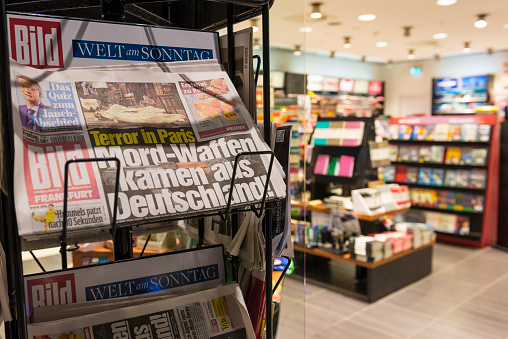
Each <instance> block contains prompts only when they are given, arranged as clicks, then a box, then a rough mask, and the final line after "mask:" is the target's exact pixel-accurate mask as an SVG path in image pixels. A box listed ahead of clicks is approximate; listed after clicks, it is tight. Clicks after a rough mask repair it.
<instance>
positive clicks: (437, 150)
mask: <svg viewBox="0 0 508 339" xmlns="http://www.w3.org/2000/svg"><path fill="white" fill-rule="evenodd" d="M430 153H431V156H430V162H435V163H438V164H442V163H443V161H444V155H445V147H444V146H431V148H430Z"/></svg>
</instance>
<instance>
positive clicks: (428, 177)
mask: <svg viewBox="0 0 508 339" xmlns="http://www.w3.org/2000/svg"><path fill="white" fill-rule="evenodd" d="M433 171H434V170H433V169H432V168H425V167H422V168H420V170H419V172H418V184H420V185H431V184H432V173H433Z"/></svg>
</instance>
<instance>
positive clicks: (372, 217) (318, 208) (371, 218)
mask: <svg viewBox="0 0 508 339" xmlns="http://www.w3.org/2000/svg"><path fill="white" fill-rule="evenodd" d="M291 207H295V208H302V209H306V210H307V211H311V212H321V213H330V211H331V210H330V209H329V208H328V207H324V206H323V205H318V206H311V205H308V204H304V203H302V202H300V201H295V200H291ZM407 211H409V207H408V208H402V209H398V210H393V211H389V212H384V213H376V214H372V215H365V214H358V213H354V214H355V215H356V217H357V218H358V219H359V220H364V221H376V220H378V219H379V218H382V217H384V216H387V215H392V214H396V213H403V212H407Z"/></svg>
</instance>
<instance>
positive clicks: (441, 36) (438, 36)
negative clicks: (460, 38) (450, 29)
mask: <svg viewBox="0 0 508 339" xmlns="http://www.w3.org/2000/svg"><path fill="white" fill-rule="evenodd" d="M432 38H434V39H446V38H448V34H447V33H436V34H434V35H432Z"/></svg>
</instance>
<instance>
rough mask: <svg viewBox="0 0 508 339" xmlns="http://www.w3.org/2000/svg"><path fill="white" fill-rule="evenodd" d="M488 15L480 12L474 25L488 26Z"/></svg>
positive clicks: (477, 26)
mask: <svg viewBox="0 0 508 339" xmlns="http://www.w3.org/2000/svg"><path fill="white" fill-rule="evenodd" d="M486 16H487V14H478V19H476V21H475V23H474V26H475V27H476V28H484V27H487V20H485V17H486Z"/></svg>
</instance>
